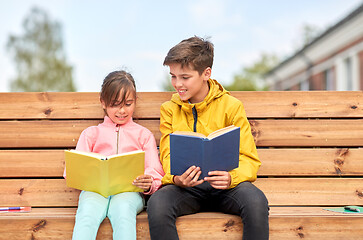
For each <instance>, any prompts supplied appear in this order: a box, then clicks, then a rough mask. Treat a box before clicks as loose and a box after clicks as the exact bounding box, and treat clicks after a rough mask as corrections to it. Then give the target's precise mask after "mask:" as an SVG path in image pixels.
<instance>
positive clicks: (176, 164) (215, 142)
mask: <svg viewBox="0 0 363 240" xmlns="http://www.w3.org/2000/svg"><path fill="white" fill-rule="evenodd" d="M239 143H240V128H239V127H236V126H233V125H232V126H229V127H226V128H222V129H219V130H217V131H215V132H213V133H211V134H209V135H208V136H204V135H203V134H201V133H196V132H180V131H177V132H174V133H172V134H170V172H171V174H172V175H182V174H183V173H184V172H185V171H186V170H187V169H188V168H189V167H191V166H193V165H194V166H197V167H200V168H201V171H202V174H201V175H200V178H204V177H206V176H208V172H209V171H216V170H218V171H230V170H232V169H234V168H237V167H238V164H239Z"/></svg>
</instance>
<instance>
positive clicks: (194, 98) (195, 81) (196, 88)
mask: <svg viewBox="0 0 363 240" xmlns="http://www.w3.org/2000/svg"><path fill="white" fill-rule="evenodd" d="M169 68H170V75H171V84H172V85H173V87H174V89H175V90H176V91H177V93H178V94H179V96H180V99H181V100H182V101H188V100H189V101H190V102H191V103H198V102H201V101H203V99H204V98H205V97H206V96H207V95H208V92H209V86H208V80H209V78H210V76H211V68H209V67H208V68H206V69H205V70H204V72H203V73H202V74H201V75H200V74H199V73H198V71H196V70H193V69H192V68H190V67H189V66H184V67H183V68H182V67H181V64H179V63H172V64H170V65H169Z"/></svg>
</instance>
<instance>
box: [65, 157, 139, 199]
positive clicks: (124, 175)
mask: <svg viewBox="0 0 363 240" xmlns="http://www.w3.org/2000/svg"><path fill="white" fill-rule="evenodd" d="M65 162H66V175H67V180H66V182H67V186H68V187H72V188H76V189H80V190H85V191H90V192H96V193H99V194H101V195H102V196H104V197H108V196H110V195H114V194H118V193H121V192H142V191H143V190H142V189H141V188H138V187H136V186H134V185H132V181H133V180H134V179H135V178H136V177H137V176H139V175H142V174H144V162H145V152H144V151H141V150H137V151H132V152H127V153H122V154H117V155H112V156H107V157H106V156H102V155H101V154H97V153H91V152H82V151H77V150H65Z"/></svg>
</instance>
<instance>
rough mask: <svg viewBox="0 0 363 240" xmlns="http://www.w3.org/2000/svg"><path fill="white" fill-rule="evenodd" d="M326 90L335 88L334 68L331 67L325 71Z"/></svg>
mask: <svg viewBox="0 0 363 240" xmlns="http://www.w3.org/2000/svg"><path fill="white" fill-rule="evenodd" d="M324 81H325V90H330V91H331V90H335V84H334V77H333V69H331V68H329V69H327V70H325V71H324Z"/></svg>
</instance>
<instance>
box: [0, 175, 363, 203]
mask: <svg viewBox="0 0 363 240" xmlns="http://www.w3.org/2000/svg"><path fill="white" fill-rule="evenodd" d="M287 183H288V184H287ZM254 184H255V185H256V186H257V187H258V188H260V189H261V190H262V191H263V192H264V193H265V195H266V197H267V199H268V200H269V204H270V205H271V206H299V205H300V206H319V205H327V206H328V205H329V206H334V205H338V206H342V205H347V203H349V205H363V185H362V179H361V178H288V179H287V178H258V179H257V181H256V182H255V183H254ZM78 196H79V191H78V190H76V189H72V188H68V187H67V186H66V182H65V180H64V179H0V206H34V207H64V206H66V207H75V206H77V203H78Z"/></svg>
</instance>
